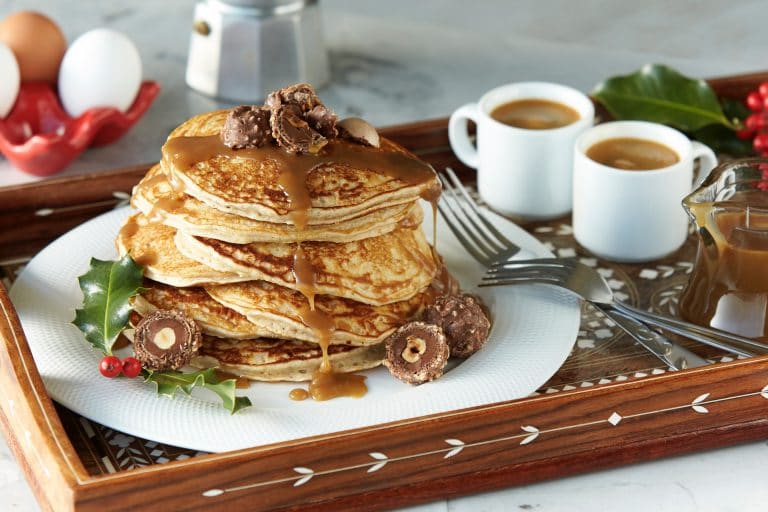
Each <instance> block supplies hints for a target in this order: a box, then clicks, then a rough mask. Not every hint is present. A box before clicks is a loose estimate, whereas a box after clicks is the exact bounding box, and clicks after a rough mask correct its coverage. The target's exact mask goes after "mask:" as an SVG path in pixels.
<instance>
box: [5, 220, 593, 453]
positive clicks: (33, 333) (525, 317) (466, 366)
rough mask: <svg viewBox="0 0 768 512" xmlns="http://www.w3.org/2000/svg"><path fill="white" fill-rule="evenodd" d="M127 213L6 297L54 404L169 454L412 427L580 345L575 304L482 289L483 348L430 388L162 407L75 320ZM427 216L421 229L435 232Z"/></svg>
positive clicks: (444, 245) (273, 388) (468, 274)
mask: <svg viewBox="0 0 768 512" xmlns="http://www.w3.org/2000/svg"><path fill="white" fill-rule="evenodd" d="M128 214H129V210H128V209H126V208H122V209H119V210H115V211H112V212H109V213H106V214H104V215H101V216H100V217H97V218H95V219H93V220H91V221H89V222H86V223H85V224H83V225H81V226H79V227H77V228H75V229H73V230H72V231H70V232H69V233H66V234H65V235H63V236H62V237H61V238H59V239H58V240H56V241H55V242H53V243H52V244H51V245H49V246H48V247H47V248H45V249H44V250H43V251H41V252H40V253H39V254H38V255H37V256H36V257H35V258H34V259H33V260H32V261H31V262H30V263H29V265H27V267H26V269H25V270H24V271H23V272H22V273H21V274H20V275H19V277H18V279H17V280H16V282H15V284H14V286H13V288H12V289H11V293H10V296H11V299H12V301H13V303H14V305H15V306H16V310H17V311H18V313H19V317H20V319H21V324H22V326H23V327H24V332H25V334H26V336H27V340H28V341H29V345H30V347H31V349H32V354H33V355H34V358H35V362H36V363H37V368H38V370H39V371H40V374H41V375H42V378H43V381H44V382H45V386H46V388H47V390H48V393H49V394H50V395H51V397H52V398H53V399H54V400H56V401H57V402H59V403H61V404H62V405H64V406H65V407H67V408H69V409H71V410H73V411H75V412H77V413H79V414H81V415H83V416H85V417H87V418H90V419H92V420H94V421H97V422H99V423H101V424H103V425H107V426H109V427H111V428H114V429H117V430H120V431H123V432H126V433H129V434H133V435H136V436H139V437H143V438H145V439H151V440H155V441H159V442H162V443H167V444H171V445H175V446H182V447H186V448H191V449H195V450H201V451H210V452H218V451H228V450H236V449H240V448H246V447H252V446H258V445H264V444H269V443H276V442H280V441H286V440H291V439H298V438H302V437H307V436H314V435H320V434H327V433H331V432H337V431H342V430H347V429H352V428H358V427H364V426H369V425H375V424H379V423H384V422H389V421H395V420H401V419H407V418H414V417H418V416H423V415H427V414H434V413H439V412H445V411H451V410H456V409H462V408H466V407H472V406H476V405H482V404H489V403H495V402H501V401H504V400H511V399H515V398H521V397H524V396H526V395H529V394H530V393H531V392H533V391H534V390H536V388H538V387H539V386H541V385H542V384H543V383H544V382H546V381H547V380H548V379H549V378H550V377H551V376H552V375H553V374H554V373H555V372H556V371H557V369H558V368H559V367H560V366H561V365H562V363H563V361H565V358H566V357H567V356H568V354H569V352H570V350H571V347H572V346H573V343H574V341H575V339H576V335H577V332H578V328H579V318H580V317H579V306H578V302H577V300H576V299H574V298H573V297H572V296H570V295H567V294H566V293H564V292H562V291H560V290H557V289H553V288H549V287H532V286H518V287H506V288H490V289H489V288H484V289H482V290H481V292H480V293H481V295H483V298H484V299H485V300H486V302H487V304H488V305H489V306H490V307H491V309H492V314H493V317H494V325H493V330H492V333H491V336H490V339H489V341H488V344H487V346H486V347H485V348H483V350H481V351H480V352H478V353H477V354H475V355H473V356H472V357H471V358H469V359H467V360H466V361H464V362H463V363H461V364H460V365H458V366H457V367H455V368H453V369H452V370H450V371H449V372H447V373H446V374H445V375H444V376H443V377H442V378H440V379H439V380H437V381H435V382H431V383H429V384H425V385H422V386H417V387H412V386H409V385H407V384H403V383H401V382H399V381H397V380H395V379H394V378H392V377H391V376H390V375H389V373H388V371H387V370H386V369H384V368H377V369H375V370H370V371H367V372H365V374H366V375H367V376H368V381H367V382H368V387H369V390H370V391H369V393H368V394H367V395H366V396H365V397H363V398H361V399H354V398H340V399H335V400H330V401H327V402H313V401H312V400H307V401H303V402H295V401H292V400H290V399H289V398H288V392H289V391H290V390H291V389H292V388H294V387H296V384H267V383H257V384H254V385H252V386H251V387H250V388H249V389H247V390H244V394H247V395H248V396H249V397H250V399H251V401H252V402H253V404H254V406H253V407H250V408H248V409H245V410H243V411H241V412H239V413H237V414H235V415H230V414H229V413H228V412H227V411H226V410H225V409H223V408H222V407H221V406H220V405H219V404H218V402H217V398H216V397H215V396H213V395H208V394H207V392H206V391H205V390H202V391H201V392H200V393H196V394H194V395H193V397H191V398H190V397H185V396H183V395H177V396H176V397H174V398H173V399H170V398H165V397H158V396H156V394H155V391H154V389H153V386H150V385H147V384H144V383H143V382H141V380H140V379H130V380H129V379H124V378H120V379H107V378H104V377H102V376H101V375H100V374H99V371H98V363H99V359H100V358H101V356H100V354H99V353H97V352H96V351H95V350H92V349H91V348H90V346H89V345H88V344H87V343H86V342H85V340H84V338H83V336H82V335H81V333H80V331H78V330H77V328H75V327H74V326H73V325H72V324H71V323H70V322H71V321H72V319H73V318H74V310H75V309H76V308H77V307H79V305H80V304H81V302H82V295H81V293H80V289H79V287H78V284H77V276H79V275H81V274H83V273H84V272H85V271H86V270H87V268H88V262H89V260H90V258H91V257H92V256H94V257H97V258H100V259H114V258H115V257H116V252H115V249H114V239H115V236H116V235H117V232H118V229H119V227H120V225H121V223H122V221H123V219H125V217H126V216H127V215H128ZM431 217H432V216H431V214H429V215H426V218H427V221H426V222H425V230H426V232H427V233H430V234H431V231H432V230H431ZM492 218H493V220H494V223H495V224H496V225H497V226H498V227H499V229H501V231H502V232H504V234H506V235H507V236H509V238H510V239H512V240H513V241H515V242H516V243H517V244H519V245H520V246H521V247H524V248H526V249H528V250H530V251H531V252H532V253H534V254H537V255H541V256H545V255H548V251H547V250H546V249H545V248H544V247H543V246H542V245H541V244H540V243H539V242H538V241H536V239H534V238H533V237H532V236H530V235H528V234H527V233H526V232H525V231H523V230H522V229H520V228H519V227H517V226H515V225H514V224H512V223H510V222H508V221H506V220H505V219H503V218H501V217H497V216H492ZM438 249H439V251H440V253H441V254H443V256H444V257H445V260H446V262H447V264H448V267H449V268H450V270H451V271H452V272H453V273H454V275H456V276H457V277H458V278H459V280H460V281H461V283H462V286H463V287H464V288H465V289H471V288H472V287H473V285H474V284H475V283H477V282H478V280H479V278H480V276H481V275H482V270H483V269H482V267H481V266H480V265H479V264H477V263H476V262H475V261H474V260H472V259H471V258H470V256H469V255H468V254H467V253H466V251H464V249H463V248H462V247H461V245H460V244H459V242H458V241H457V240H456V239H455V238H454V237H453V235H452V233H450V231H449V230H448V229H447V227H445V226H444V225H443V223H442V222H441V223H439V226H438Z"/></svg>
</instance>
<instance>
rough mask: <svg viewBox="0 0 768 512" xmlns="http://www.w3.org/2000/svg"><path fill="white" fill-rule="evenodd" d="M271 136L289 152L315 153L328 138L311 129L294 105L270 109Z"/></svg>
mask: <svg viewBox="0 0 768 512" xmlns="http://www.w3.org/2000/svg"><path fill="white" fill-rule="evenodd" d="M271 121H272V136H273V137H274V138H275V140H276V141H277V143H278V144H279V145H280V146H281V147H283V148H284V149H285V150H286V151H288V152H289V153H317V152H318V151H320V149H321V148H322V147H323V146H325V145H326V144H328V139H326V138H325V137H323V136H322V135H320V134H319V133H318V132H316V131H315V130H313V129H312V127H310V126H309V124H307V122H306V121H305V120H304V119H303V117H302V116H301V110H300V109H299V107H297V106H296V105H281V106H280V107H278V108H276V109H274V110H272V117H271Z"/></svg>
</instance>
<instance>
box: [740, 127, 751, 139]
mask: <svg viewBox="0 0 768 512" xmlns="http://www.w3.org/2000/svg"><path fill="white" fill-rule="evenodd" d="M754 134H755V130H750V129H749V128H744V129H743V130H736V136H737V137H738V138H740V139H741V140H750V139H752V136H753V135H754Z"/></svg>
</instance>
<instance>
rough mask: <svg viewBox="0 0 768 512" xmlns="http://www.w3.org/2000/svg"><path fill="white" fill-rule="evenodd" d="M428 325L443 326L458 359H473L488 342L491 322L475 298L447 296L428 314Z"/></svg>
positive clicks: (440, 298) (426, 320)
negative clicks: (472, 356)
mask: <svg viewBox="0 0 768 512" xmlns="http://www.w3.org/2000/svg"><path fill="white" fill-rule="evenodd" d="M424 321H425V322H427V323H430V324H434V325H437V326H440V327H441V328H442V330H443V332H444V333H445V337H446V339H447V340H448V345H449V346H450V347H451V355H452V356H454V357H469V356H471V355H472V354H474V353H475V352H477V351H478V350H480V349H481V348H482V347H483V345H485V342H486V340H487V339H488V333H489V332H490V330H491V322H490V321H489V320H488V317H487V316H486V315H485V312H484V311H483V308H482V306H481V305H480V302H479V300H478V299H477V298H475V297H473V296H472V295H468V294H463V295H443V296H440V297H438V298H437V299H436V300H435V303H434V304H432V305H431V306H428V307H427V309H426V310H425V311H424Z"/></svg>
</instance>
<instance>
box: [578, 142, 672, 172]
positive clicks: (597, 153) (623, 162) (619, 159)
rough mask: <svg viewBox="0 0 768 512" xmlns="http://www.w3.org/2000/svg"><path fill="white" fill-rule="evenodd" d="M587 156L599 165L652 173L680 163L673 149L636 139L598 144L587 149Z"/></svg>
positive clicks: (657, 143)
mask: <svg viewBox="0 0 768 512" xmlns="http://www.w3.org/2000/svg"><path fill="white" fill-rule="evenodd" d="M587 156H588V157H589V158H590V159H592V160H594V161H595V162H597V163H599V164H603V165H605V166H608V167H614V168H616V169H623V170H625V171H652V170H654V169H662V168H664V167H669V166H670V165H674V164H676V163H677V162H679V161H680V157H679V156H678V154H677V153H675V151H674V150H673V149H672V148H669V147H667V146H665V145H664V144H661V143H659V142H655V141H652V140H648V139H637V138H634V137H617V138H613V139H606V140H603V141H600V142H597V143H595V144H593V145H592V146H590V147H589V148H588V149H587Z"/></svg>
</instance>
